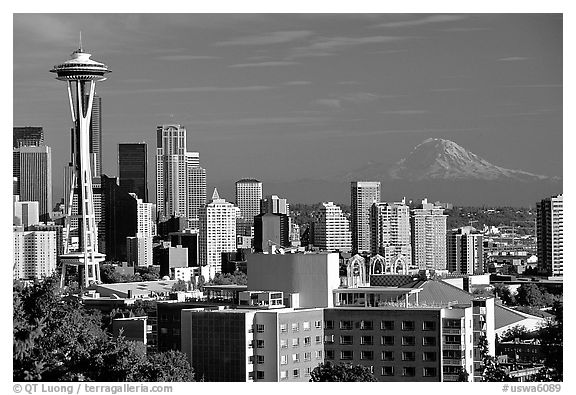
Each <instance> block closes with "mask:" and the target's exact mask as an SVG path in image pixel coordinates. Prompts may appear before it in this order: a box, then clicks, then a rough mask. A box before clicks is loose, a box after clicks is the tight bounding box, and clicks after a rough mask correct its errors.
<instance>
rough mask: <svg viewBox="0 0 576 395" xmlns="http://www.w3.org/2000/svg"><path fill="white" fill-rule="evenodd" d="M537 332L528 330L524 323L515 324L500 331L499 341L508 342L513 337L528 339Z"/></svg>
mask: <svg viewBox="0 0 576 395" xmlns="http://www.w3.org/2000/svg"><path fill="white" fill-rule="evenodd" d="M536 335H537V334H536V333H533V332H530V331H528V329H526V327H525V326H524V325H516V326H513V327H512V328H510V329H508V330H506V331H505V332H504V333H502V337H501V338H500V341H502V342H508V341H512V340H514V339H520V340H528V339H533V338H534V337H535V336H536Z"/></svg>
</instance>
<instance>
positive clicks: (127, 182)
mask: <svg viewBox="0 0 576 395" xmlns="http://www.w3.org/2000/svg"><path fill="white" fill-rule="evenodd" d="M118 175H119V179H120V186H121V187H125V188H127V189H128V190H129V191H130V192H132V193H135V194H136V195H137V196H138V198H140V199H142V201H143V202H145V203H147V202H148V144H146V143H144V142H142V143H120V144H118Z"/></svg>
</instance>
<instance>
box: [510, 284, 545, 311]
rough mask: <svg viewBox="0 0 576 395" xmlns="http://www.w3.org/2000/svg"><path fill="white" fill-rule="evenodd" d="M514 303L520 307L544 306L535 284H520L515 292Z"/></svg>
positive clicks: (543, 300) (542, 297) (540, 293)
mask: <svg viewBox="0 0 576 395" xmlns="http://www.w3.org/2000/svg"><path fill="white" fill-rule="evenodd" d="M516 302H517V303H518V304H519V305H520V306H536V307H539V306H544V305H545V299H544V295H543V294H542V291H540V288H538V286H537V285H536V284H533V283H530V284H522V285H521V286H519V287H518V290H517V291H516Z"/></svg>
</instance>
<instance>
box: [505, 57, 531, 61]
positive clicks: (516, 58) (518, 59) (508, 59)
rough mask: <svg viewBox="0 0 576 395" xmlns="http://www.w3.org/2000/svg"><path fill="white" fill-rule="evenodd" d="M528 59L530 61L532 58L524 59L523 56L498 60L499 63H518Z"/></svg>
mask: <svg viewBox="0 0 576 395" xmlns="http://www.w3.org/2000/svg"><path fill="white" fill-rule="evenodd" d="M528 59H530V58H524V57H522V56H509V57H507V58H500V59H498V62H517V61H522V60H528Z"/></svg>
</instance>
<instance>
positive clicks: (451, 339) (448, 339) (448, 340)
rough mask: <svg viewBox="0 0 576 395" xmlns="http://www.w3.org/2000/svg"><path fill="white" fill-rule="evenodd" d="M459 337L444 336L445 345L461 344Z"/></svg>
mask: <svg viewBox="0 0 576 395" xmlns="http://www.w3.org/2000/svg"><path fill="white" fill-rule="evenodd" d="M461 340H462V339H461V338H460V335H446V336H444V341H445V342H446V344H460V342H461Z"/></svg>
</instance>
